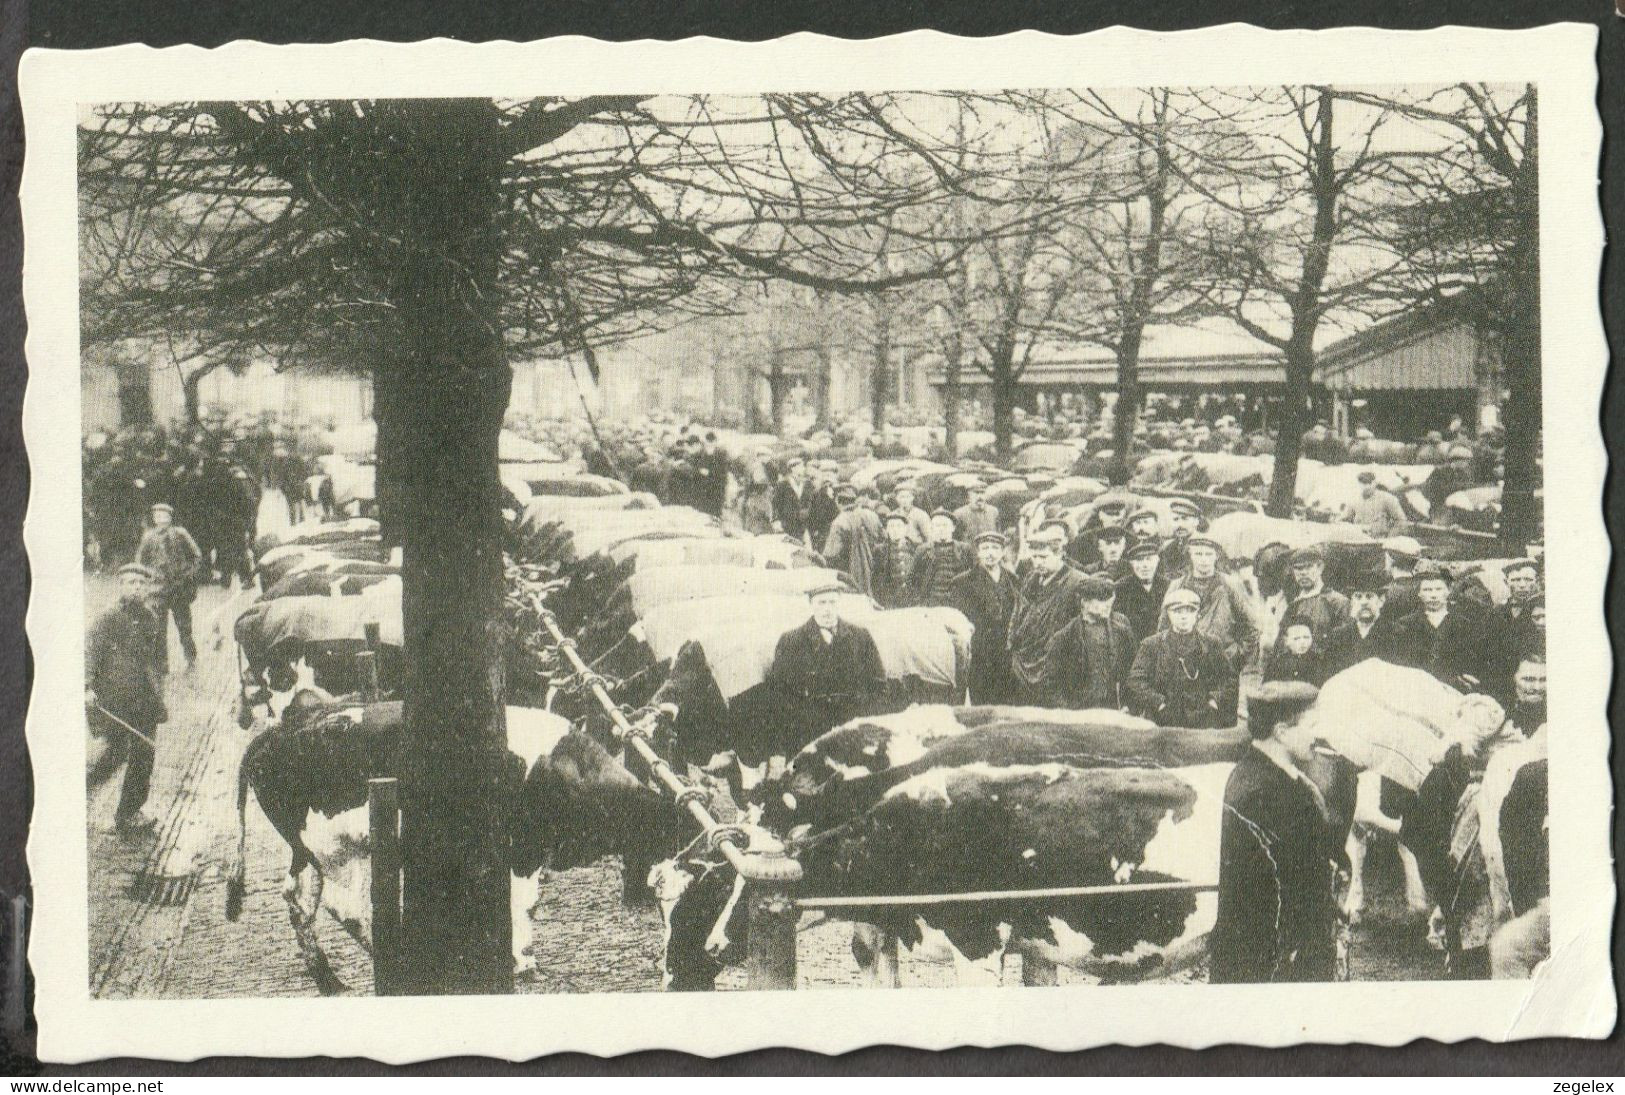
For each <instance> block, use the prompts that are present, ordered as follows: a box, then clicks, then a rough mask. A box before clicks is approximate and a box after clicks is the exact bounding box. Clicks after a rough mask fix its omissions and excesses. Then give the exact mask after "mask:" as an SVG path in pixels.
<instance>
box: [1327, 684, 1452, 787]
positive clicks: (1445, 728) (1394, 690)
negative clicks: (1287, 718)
mask: <svg viewBox="0 0 1625 1095" xmlns="http://www.w3.org/2000/svg"><path fill="white" fill-rule="evenodd" d="M1466 699H1468V697H1464V696H1462V694H1461V693H1460V692H1457V691H1456V690H1455V689H1454V688H1451V687H1450V686H1449V685H1447V684H1445V683H1444V682H1442V681H1440V680H1439V679H1438V678H1436V677H1434V676H1433V674H1431V673H1428V672H1426V671H1425V670H1421V669H1411V668H1408V667H1406V666H1398V665H1392V664H1390V663H1388V662H1384V661H1379V660H1378V659H1376V658H1369V659H1367V660H1366V661H1363V662H1361V663H1360V664H1359V665H1356V666H1352V667H1350V668H1348V669H1345V670H1343V672H1341V673H1338V674H1336V675H1335V676H1333V677H1332V678H1331V679H1330V680H1328V681H1327V682H1326V683H1325V685H1324V686H1322V688H1321V690H1320V695H1319V697H1318V698H1317V699H1316V700H1315V705H1314V707H1313V708H1311V709H1310V711H1309V712H1308V713H1307V714H1306V715H1305V716H1304V717H1305V719H1307V720H1310V721H1311V722H1312V723H1313V726H1314V730H1315V733H1316V734H1318V735H1319V736H1320V737H1321V738H1323V739H1324V740H1325V742H1326V744H1328V745H1330V746H1331V747H1332V748H1333V749H1335V750H1337V751H1338V752H1339V753H1341V754H1342V755H1343V756H1345V757H1347V758H1348V759H1349V760H1351V761H1353V762H1354V764H1355V765H1356V766H1358V767H1359V768H1361V769H1363V770H1365V771H1370V772H1376V773H1378V774H1379V775H1382V776H1385V777H1387V778H1388V779H1391V780H1393V781H1394V782H1395V783H1397V784H1399V785H1400V786H1402V787H1404V788H1406V789H1408V790H1411V791H1414V790H1416V789H1417V788H1418V787H1420V786H1421V785H1422V781H1423V780H1424V779H1426V778H1427V774H1428V773H1429V772H1430V771H1432V770H1433V767H1434V765H1436V764H1437V763H1438V762H1439V758H1440V757H1442V756H1444V753H1445V751H1446V750H1447V749H1449V748H1450V745H1451V744H1452V742H1454V741H1457V740H1459V737H1458V723H1459V721H1460V719H1461V716H1462V712H1463V708H1464V706H1465V705H1464V700H1466Z"/></svg>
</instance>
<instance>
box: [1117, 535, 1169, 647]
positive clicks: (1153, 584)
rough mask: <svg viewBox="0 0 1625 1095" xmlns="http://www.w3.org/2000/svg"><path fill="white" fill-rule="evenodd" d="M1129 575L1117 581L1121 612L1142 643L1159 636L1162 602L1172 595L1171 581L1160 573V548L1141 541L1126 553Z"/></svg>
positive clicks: (1137, 640) (1136, 637)
mask: <svg viewBox="0 0 1625 1095" xmlns="http://www.w3.org/2000/svg"><path fill="white" fill-rule="evenodd" d="M1123 562H1124V563H1126V564H1127V565H1128V570H1129V572H1128V573H1127V574H1126V575H1124V576H1123V577H1121V578H1119V579H1117V611H1118V612H1120V613H1122V614H1123V616H1124V617H1125V618H1126V619H1127V620H1128V623H1129V627H1131V628H1132V629H1133V630H1134V639H1135V641H1136V642H1139V641H1141V640H1143V639H1148V638H1150V637H1151V636H1152V635H1155V634H1156V633H1157V628H1158V626H1159V625H1158V622H1157V621H1158V620H1159V619H1160V618H1161V616H1162V599H1163V597H1165V596H1166V595H1167V593H1168V579H1166V578H1164V577H1163V576H1162V575H1161V574H1159V573H1157V568H1158V567H1160V566H1161V565H1162V556H1161V555H1160V554H1159V553H1158V551H1157V545H1156V544H1154V543H1151V542H1150V541H1141V542H1140V543H1138V544H1134V545H1131V546H1130V547H1129V549H1128V550H1127V551H1125V552H1124V553H1123Z"/></svg>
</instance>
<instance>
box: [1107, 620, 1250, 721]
mask: <svg viewBox="0 0 1625 1095" xmlns="http://www.w3.org/2000/svg"><path fill="white" fill-rule="evenodd" d="M1162 607H1163V610H1164V611H1165V613H1166V614H1167V619H1168V629H1167V630H1166V631H1161V632H1158V633H1157V634H1155V635H1152V636H1151V637H1150V638H1148V639H1145V640H1143V641H1142V642H1141V643H1140V647H1139V650H1138V651H1136V652H1135V655H1134V665H1133V666H1132V668H1131V669H1130V670H1129V675H1128V687H1127V692H1128V698H1129V706H1130V709H1131V710H1133V711H1134V712H1135V713H1136V714H1139V715H1143V716H1144V717H1146V718H1148V719H1150V720H1151V721H1153V722H1155V723H1156V724H1157V725H1158V726H1191V727H1217V726H1230V725H1232V724H1234V722H1235V721H1236V690H1237V685H1238V682H1239V680H1240V675H1239V673H1237V671H1236V670H1235V669H1233V668H1232V667H1231V665H1230V661H1229V659H1227V658H1226V657H1225V656H1224V651H1223V650H1221V649H1220V648H1219V645H1218V644H1217V643H1215V642H1214V641H1213V640H1212V639H1209V638H1208V637H1207V636H1205V635H1203V634H1202V633H1201V632H1199V631H1197V630H1196V617H1197V613H1198V611H1200V609H1201V607H1202V598H1200V597H1198V596H1197V595H1196V594H1195V593H1194V592H1193V591H1191V590H1188V589H1170V590H1169V591H1168V595H1167V596H1166V597H1164V598H1163V605H1162Z"/></svg>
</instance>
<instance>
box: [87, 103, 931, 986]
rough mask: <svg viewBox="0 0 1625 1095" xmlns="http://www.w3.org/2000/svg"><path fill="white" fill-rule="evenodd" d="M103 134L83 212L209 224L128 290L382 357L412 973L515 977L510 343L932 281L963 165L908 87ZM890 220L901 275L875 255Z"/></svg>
mask: <svg viewBox="0 0 1625 1095" xmlns="http://www.w3.org/2000/svg"><path fill="white" fill-rule="evenodd" d="M82 133H83V141H82V149H81V173H82V174H81V177H82V178H83V179H84V181H85V191H84V192H85V194H86V204H85V209H84V212H85V216H86V217H87V219H93V220H99V221H103V222H104V223H106V224H109V225H111V226H112V229H113V230H114V231H117V230H118V226H119V224H120V222H121V221H123V222H126V223H127V222H128V220H129V218H130V217H131V216H132V215H133V214H134V213H135V212H136V210H138V209H162V210H163V211H164V212H165V214H166V215H167V216H171V217H174V218H176V219H178V220H181V221H184V222H186V223H188V224H192V225H195V226H196V227H197V231H196V232H195V233H193V234H192V235H190V236H189V237H186V238H185V239H184V244H183V246H180V247H170V246H167V245H166V246H155V247H152V248H147V249H142V250H140V253H139V256H138V260H137V261H136V262H135V263H134V264H133V266H132V268H131V270H132V276H131V277H130V278H129V279H128V280H127V281H126V282H125V283H124V284H122V285H119V286H118V287H117V290H116V292H114V293H113V294H112V295H113V296H115V297H116V298H117V301H118V304H119V306H120V308H121V309H122V313H121V314H122V316H123V317H124V320H123V322H125V323H126V324H127V325H128V326H129V328H130V329H135V330H147V331H160V330H170V331H189V332H190V331H196V332H202V333H204V334H205V335H206V336H207V337H208V338H209V339H210V340H211V341H218V342H219V343H220V344H221V345H227V344H230V345H233V346H236V347H239V348H243V349H245V350H250V349H251V350H254V351H263V352H266V353H267V354H269V355H270V356H271V357H273V359H275V360H278V361H281V362H293V363H311V362H325V363H329V364H333V365H337V366H341V367H342V366H348V367H350V368H359V369H363V370H365V371H368V372H370V373H371V374H372V377H373V384H374V391H375V402H374V406H375V417H376V418H377V423H378V490H379V502H380V506H381V509H382V514H383V518H384V523H385V525H386V534H387V535H388V536H389V537H390V538H391V539H392V540H393V541H395V542H398V543H399V544H400V545H401V547H402V549H403V555H404V561H403V566H402V577H403V597H402V611H403V622H404V625H405V635H406V650H405V659H404V662H405V668H404V691H405V696H404V699H405V711H404V721H405V729H404V740H405V746H404V755H403V762H402V853H403V860H404V870H405V875H404V885H403V914H404V945H405V946H406V947H408V948H409V949H410V950H411V952H412V954H413V955H414V961H413V962H412V963H411V964H410V965H409V968H408V974H409V977H410V981H411V983H410V984H409V985H408V986H406V987H407V988H408V990H409V991H413V992H421V993H455V992H499V991H506V990H508V989H509V988H510V987H511V979H510V969H509V954H508V940H507V938H506V937H507V930H508V929H507V924H508V909H507V884H506V874H507V860H506V855H505V837H504V835H503V834H504V833H505V821H506V818H505V815H504V804H505V803H506V802H507V801H508V794H507V792H508V791H509V790H511V789H512V788H513V786H514V781H515V780H516V778H517V773H516V772H515V771H514V769H513V768H512V767H511V761H510V757H509V754H507V752H506V750H505V748H504V741H505V732H504V728H503V709H502V696H503V682H502V677H501V665H502V659H501V658H500V656H499V655H500V651H501V649H502V634H501V628H502V612H501V600H502V592H503V586H502V565H503V564H502V525H501V489H500V483H499V481H498V476H497V438H498V434H499V432H500V429H501V425H502V419H503V413H504V411H505V410H506V408H507V405H508V399H509V392H510V385H511V372H510V369H509V366H508V360H509V355H510V354H512V353H515V352H525V353H531V352H538V351H547V350H553V351H562V352H571V353H574V352H579V351H580V350H581V348H582V347H584V346H589V345H591V344H592V343H594V342H597V341H602V340H604V339H607V338H613V337H617V336H624V335H625V334H627V333H628V332H632V331H637V330H641V329H646V328H647V326H648V324H649V323H650V317H652V316H656V315H659V314H660V313H661V312H662V310H663V309H668V308H669V309H678V310H681V309H682V308H685V307H688V308H694V309H701V310H703V309H705V308H706V306H707V297H706V294H707V291H708V287H709V286H712V285H714V284H717V283H718V282H721V281H725V280H738V279H750V278H783V279H788V280H792V281H796V282H799V283H801V284H806V285H811V286H815V287H827V288H842V289H851V288H876V289H879V288H885V287H888V286H891V285H897V284H902V283H906V282H908V281H910V280H913V279H917V278H920V277H922V276H926V275H928V274H931V273H934V272H935V267H934V262H935V259H934V255H933V252H932V251H931V247H930V243H931V242H934V241H925V240H920V241H911V240H910V239H909V230H908V229H907V228H906V227H902V226H900V224H899V223H898V218H897V216H896V215H897V213H898V212H899V211H900V210H902V209H906V208H910V207H916V206H921V205H929V204H930V203H931V202H932V201H933V200H935V199H936V198H937V197H938V196H939V195H940V194H941V193H942V192H943V191H944V190H945V189H946V188H947V187H948V186H949V185H950V184H951V183H952V180H951V179H944V178H943V177H942V176H941V175H940V173H939V172H938V164H939V163H940V160H941V157H940V156H937V155H935V154H931V153H930V152H929V146H930V145H931V144H932V138H931V136H930V135H929V133H928V132H925V131H924V130H922V129H921V128H920V127H918V126H916V125H915V124H914V123H912V122H911V121H910V120H909V119H908V118H907V117H906V115H904V114H903V113H901V112H899V111H898V110H897V109H896V108H895V106H894V100H893V99H892V98H888V97H872V96H861V97H852V96H848V97H844V98H827V97H823V96H816V95H796V96H779V95H770V96H764V97H761V98H755V99H748V100H726V101H724V100H712V99H706V98H687V99H658V98H652V97H649V96H641V95H618V96H589V97H586V98H581V99H557V98H543V99H534V100H528V101H518V102H500V101H490V100H475V99H439V100H371V101H338V102H217V103H168V104H162V105H151V104H125V105H119V106H114V107H108V108H102V109H99V110H98V111H97V112H96V115H95V117H94V119H93V120H92V121H91V122H90V123H88V124H87V125H86V126H84V128H83V130H82ZM927 155H930V158H931V159H932V160H933V161H934V162H933V165H932V166H931V168H930V169H929V170H926V171H924V172H922V171H920V170H918V167H919V164H920V162H921V160H922V159H923V158H924V157H926V156H927ZM883 223H884V224H887V225H888V227H887V228H886V232H885V238H884V241H883V242H884V248H885V250H886V252H887V254H888V257H889V261H891V262H892V263H893V264H894V269H896V270H897V271H898V272H897V273H894V274H883V273H879V272H878V271H877V270H876V269H875V265H874V255H875V253H876V251H877V249H879V247H880V246H881V243H882V240H881V238H880V236H879V234H878V232H877V226H878V225H881V224H883ZM108 303H110V302H108ZM98 314H99V313H98V312H97V311H96V310H92V311H91V312H89V313H88V314H87V319H88V321H89V322H92V323H94V322H95V319H96V316H97V315H98Z"/></svg>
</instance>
